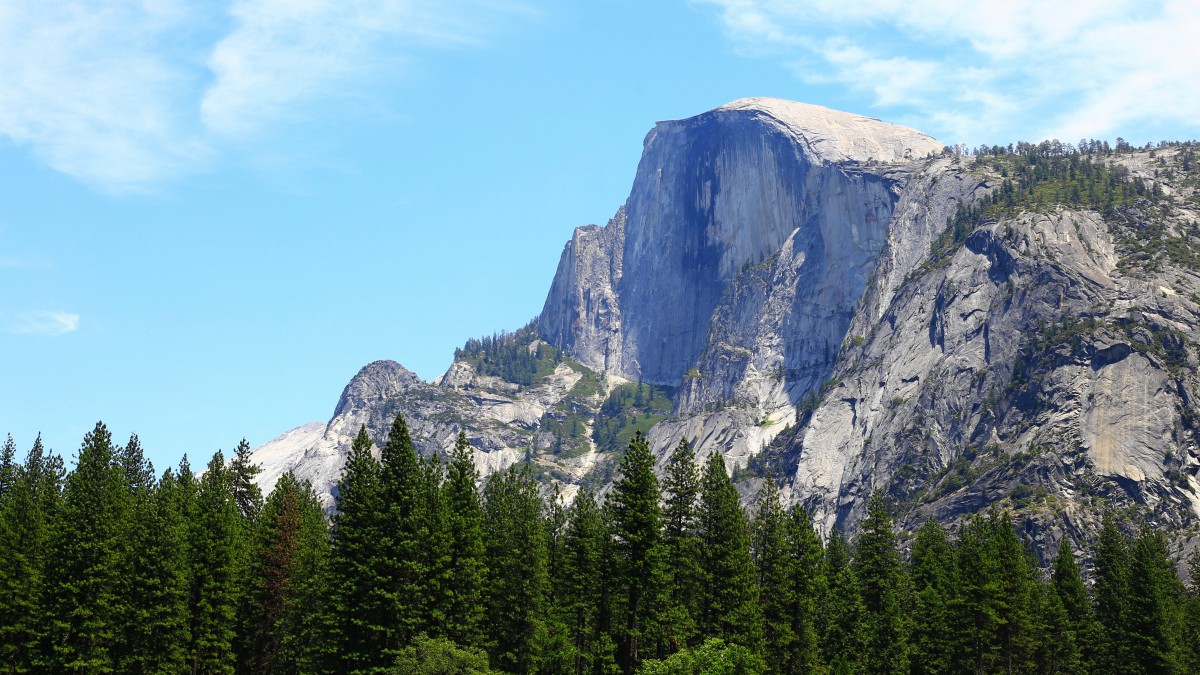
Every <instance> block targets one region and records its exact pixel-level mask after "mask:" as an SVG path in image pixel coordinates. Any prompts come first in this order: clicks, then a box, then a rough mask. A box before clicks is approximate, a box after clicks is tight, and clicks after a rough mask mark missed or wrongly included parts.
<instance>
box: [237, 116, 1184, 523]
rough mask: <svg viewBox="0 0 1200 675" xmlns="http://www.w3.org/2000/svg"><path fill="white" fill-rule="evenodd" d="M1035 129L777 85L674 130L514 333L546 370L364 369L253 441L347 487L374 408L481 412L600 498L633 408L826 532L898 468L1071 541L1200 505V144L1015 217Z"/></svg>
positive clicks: (305, 472)
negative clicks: (977, 142)
mask: <svg viewBox="0 0 1200 675" xmlns="http://www.w3.org/2000/svg"><path fill="white" fill-rule="evenodd" d="M1031 147H1033V151H1032V152H1031V153H1027V154H1026V155H1012V154H1011V153H1010V154H1008V155H1004V154H1003V153H1001V154H999V155H995V156H992V155H987V156H978V157H969V156H968V157H961V156H957V155H955V154H953V153H949V152H945V151H944V150H943V147H942V145H941V144H940V143H938V142H936V141H935V140H934V139H932V138H930V137H928V136H926V135H924V134H921V133H919V132H917V131H914V130H912V129H908V128H905V127H900V126H896V125H891V124H887V123H884V122H881V121H879V120H875V119H870V118H866V117H862V116H858V115H852V114H848V113H842V112H837V111H833V110H829V109H826V108H821V107H818V106H812V105H805V104H800V103H792V102H788V101H782V100H778V99H765V98H750V99H741V100H738V101H734V102H732V103H729V104H727V105H724V106H721V107H719V108H717V109H715V110H712V111H709V112H707V113H704V114H701V115H698V116H696V117H692V118H689V119H685V120H678V121H670V122H660V123H659V124H657V125H656V126H655V128H654V129H653V130H651V132H650V133H649V134H648V135H647V137H646V139H645V143H644V151H643V155H642V160H641V162H640V164H639V166H638V169H637V175H636V178H635V180H634V184H633V188H632V190H631V193H630V196H629V199H628V200H627V201H626V203H625V204H624V205H623V206H621V208H620V209H618V210H617V213H616V215H615V216H614V217H613V219H612V220H611V221H609V223H608V224H607V225H606V226H604V227H597V226H594V225H591V226H587V227H581V228H578V229H577V230H576V231H575V234H574V236H573V237H572V238H571V240H570V241H569V242H568V243H567V245H566V247H565V248H564V250H563V253H562V257H561V260H560V262H559V267H558V271H557V273H556V275H555V277H554V280H553V283H552V284H551V287H550V291H549V294H548V296H547V298H546V303H545V306H544V309H543V310H542V313H541V315H540V316H539V317H538V319H537V320H536V322H535V323H534V324H533V325H531V326H530V327H527V328H526V329H523V330H521V331H518V332H517V333H513V334H510V335H504V336H500V337H498V338H497V342H496V344H503V345H504V349H506V350H508V351H505V352H504V353H505V354H508V356H506V357H504V358H508V359H510V360H512V359H516V357H518V356H519V357H521V362H522V363H526V364H529V363H532V364H534V365H532V366H528V368H531V369H532V370H529V372H532V373H533V374H532V375H531V376H528V377H524V376H523V378H524V379H520V378H516V377H513V376H507V375H505V372H506V371H504V370H503V369H502V368H500V367H499V366H497V365H496V363H497V362H496V361H495V359H497V358H500V357H498V356H496V355H495V353H489V354H491V355H490V356H489V355H485V354H484V352H483V351H477V352H476V351H472V350H471V349H464V350H460V352H459V353H458V354H457V358H456V360H455V362H454V364H453V365H452V366H451V367H450V369H449V370H448V371H447V372H446V374H445V375H444V376H443V377H442V378H440V380H438V381H436V382H432V383H427V382H423V381H421V380H420V379H419V378H417V377H416V376H415V375H414V374H413V373H411V372H409V371H407V370H405V369H404V368H403V367H401V366H400V365H399V364H396V363H394V362H390V361H381V362H376V363H373V364H370V365H368V366H366V367H364V368H363V370H362V371H361V372H360V373H359V374H358V375H357V376H355V378H354V379H353V380H352V381H351V382H350V384H349V385H347V387H346V390H345V392H343V394H342V397H341V400H340V401H339V402H338V405H337V408H336V410H335V413H334V417H333V419H332V420H331V421H330V422H329V423H328V424H327V425H324V426H323V427H322V428H317V427H313V426H312V425H306V426H305V427H302V428H301V429H299V430H296V431H294V432H289V434H285V435H284V436H282V437H280V438H278V439H275V440H273V441H271V442H270V443H268V444H266V445H265V446H263V447H262V448H260V449H258V451H257V455H256V456H257V457H259V458H260V459H262V460H263V461H264V463H266V464H269V466H270V467H271V468H270V469H269V470H268V471H266V472H264V474H263V475H262V478H263V481H264V482H266V483H269V482H271V481H273V480H274V478H275V477H277V476H278V475H279V474H280V473H281V472H282V471H283V470H285V468H283V467H286V468H292V469H294V470H295V471H296V472H297V473H298V474H299V475H300V476H301V477H305V478H309V479H311V480H313V482H314V485H315V486H316V487H317V488H318V490H321V491H323V492H324V493H325V494H326V495H327V499H328V500H329V501H328V502H327V503H329V504H332V498H331V497H330V496H329V495H331V494H332V490H333V486H334V485H335V482H336V477H337V475H338V472H339V471H340V468H341V465H342V462H343V461H344V457H345V453H346V451H347V450H348V448H349V445H350V441H351V439H352V438H353V436H354V434H355V433H356V432H357V430H358V428H359V427H360V426H361V425H365V426H366V427H367V429H368V430H369V432H370V433H371V435H372V437H373V438H374V439H375V441H376V443H379V444H381V443H382V442H383V441H384V440H385V438H384V436H385V434H386V432H387V429H388V427H389V425H390V422H391V419H392V418H393V417H394V416H395V415H396V413H397V412H403V414H404V415H405V416H406V418H407V419H408V420H409V424H410V426H411V427H412V429H413V433H414V438H415V439H416V441H417V443H418V445H419V446H420V449H421V451H422V452H424V453H426V454H431V453H437V452H443V451H445V450H446V449H448V448H449V447H450V446H451V445H452V444H453V440H454V437H455V436H456V435H457V433H458V432H459V431H465V432H466V433H467V436H468V437H469V438H470V440H471V442H472V444H473V445H474V447H475V448H476V459H477V461H478V464H479V466H480V468H481V471H482V472H483V473H484V474H485V475H486V474H489V473H492V472H495V471H497V470H501V469H504V468H506V467H508V466H510V465H512V464H516V463H526V464H528V465H529V466H530V467H531V468H532V469H533V470H534V471H536V472H538V474H539V475H540V476H542V477H543V478H544V479H545V482H546V484H547V485H551V484H557V485H559V486H560V488H561V489H562V490H563V492H564V494H565V495H566V496H568V497H570V496H571V495H573V494H574V491H575V490H576V489H578V487H579V486H580V485H591V486H593V487H595V488H597V489H600V490H603V488H604V486H605V485H607V484H608V483H609V482H610V481H611V478H612V470H613V467H614V466H615V460H616V458H617V457H618V456H619V453H620V451H621V442H623V441H625V440H627V437H628V435H629V434H630V433H632V430H633V429H635V428H636V429H643V430H646V431H648V435H649V438H650V440H651V443H652V445H653V447H654V449H655V451H656V452H657V453H658V454H659V456H660V457H661V458H664V459H665V455H666V453H667V452H668V451H669V449H670V448H671V447H672V446H673V445H674V444H675V443H677V442H678V440H679V439H680V438H681V437H684V438H687V439H689V440H690V441H692V442H693V443H695V444H696V445H697V447H698V450H699V454H700V455H701V456H703V455H706V454H707V453H710V452H720V453H723V454H724V455H725V457H726V459H727V462H728V463H729V464H731V465H733V466H736V467H738V468H739V469H740V471H739V472H738V479H739V487H740V488H741V489H742V492H743V495H744V497H745V498H746V499H747V500H748V501H752V500H753V499H754V496H755V494H756V493H757V489H758V487H759V486H760V485H761V482H762V480H763V479H764V478H765V477H767V476H772V477H775V478H776V479H777V480H779V481H780V482H781V483H782V484H783V486H784V492H785V494H787V495H789V497H790V499H791V500H792V501H793V502H796V503H800V504H803V505H804V506H805V507H807V508H808V509H809V510H810V511H811V512H812V513H813V514H814V517H815V519H816V521H817V522H818V524H820V525H821V527H822V528H824V529H825V530H826V531H828V530H829V529H831V528H833V527H835V526H838V527H843V528H853V527H854V525H855V524H856V523H857V521H858V520H859V519H860V518H861V515H862V513H861V509H862V508H863V507H862V505H863V504H864V503H865V497H866V496H867V495H868V494H869V493H870V492H872V491H875V490H882V491H884V492H887V493H888V494H889V495H890V496H891V498H892V499H893V501H894V502H895V503H897V504H898V506H899V508H900V512H901V515H902V518H903V519H904V520H905V522H907V523H908V524H910V525H916V524H919V522H920V520H922V519H923V518H925V517H928V516H930V515H935V516H938V517H940V518H943V519H947V520H954V519H955V518H958V517H960V516H962V515H964V514H969V513H973V512H977V511H979V510H981V509H985V508H987V507H988V506H990V505H993V504H997V503H1004V504H1006V505H1008V506H1010V507H1012V508H1014V509H1016V510H1017V511H1018V512H1019V513H1020V514H1022V515H1023V517H1024V518H1025V521H1026V526H1025V527H1026V530H1027V531H1028V532H1029V533H1030V535H1031V536H1033V537H1045V538H1049V539H1057V538H1059V537H1061V536H1063V535H1064V533H1065V534H1067V535H1069V536H1072V537H1078V536H1081V535H1084V534H1086V533H1087V532H1089V531H1090V530H1091V529H1092V528H1093V527H1094V523H1095V522H1096V519H1097V514H1098V513H1099V512H1100V510H1101V509H1102V508H1103V507H1104V506H1105V505H1106V504H1116V505H1119V506H1130V507H1134V508H1137V509H1140V510H1142V511H1143V512H1144V514H1145V516H1146V517H1147V518H1150V519H1152V520H1153V521H1155V522H1158V523H1162V524H1166V525H1170V526H1173V527H1183V526H1186V525H1189V524H1192V523H1195V522H1196V520H1197V518H1198V517H1200V500H1198V499H1197V497H1196V494H1197V491H1200V484H1198V483H1197V480H1196V478H1195V475H1196V473H1197V470H1198V469H1200V460H1198V459H1197V450H1196V447H1195V444H1194V431H1193V425H1194V424H1195V422H1194V420H1195V413H1194V407H1193V406H1194V404H1193V399H1194V398H1195V396H1196V395H1197V392H1200V381H1198V380H1197V377H1196V374H1195V373H1196V371H1195V364H1196V350H1195V346H1194V345H1195V341H1196V339H1197V335H1196V326H1197V325H1198V321H1197V319H1198V313H1200V277H1198V276H1197V270H1198V269H1200V264H1194V263H1195V262H1196V261H1200V253H1193V248H1192V246H1193V245H1194V244H1196V243H1197V242H1200V239H1197V237H1198V236H1200V230H1197V226H1196V223H1197V222H1200V212H1198V211H1197V208H1198V207H1197V198H1195V197H1194V194H1195V193H1194V190H1195V185H1196V181H1195V177H1194V176H1192V175H1191V174H1190V173H1189V172H1190V168H1189V167H1188V158H1187V157H1185V156H1184V155H1185V154H1187V153H1191V149H1190V146H1170V147H1163V148H1159V149H1158V150H1157V152H1152V151H1150V150H1149V149H1147V150H1145V151H1132V150H1131V149H1128V148H1127V149H1125V151H1124V152H1121V153H1111V152H1109V153H1107V154H1106V153H1104V152H1100V153H1098V154H1096V155H1094V156H1089V157H1088V158H1087V160H1086V161H1087V162H1088V166H1089V167H1091V166H1096V167H1104V169H1103V170H1105V171H1107V172H1108V173H1106V174H1105V175H1106V176H1115V177H1116V178H1115V179H1113V180H1120V181H1123V182H1124V183H1123V184H1128V185H1136V186H1137V189H1138V190H1139V191H1143V192H1144V193H1145V198H1142V199H1140V200H1133V201H1132V202H1130V201H1128V200H1127V201H1126V202H1120V201H1119V200H1118V203H1111V201H1110V202H1104V203H1103V205H1102V206H1097V204H1099V203H1100V202H1099V201H1097V200H1100V199H1101V198H1100V197H1097V196H1096V195H1095V194H1092V195H1090V197H1089V195H1087V194H1084V195H1080V194H1078V193H1077V192H1076V193H1074V194H1070V195H1066V194H1063V195H1057V193H1053V194H1051V193H1045V194H1043V193H1038V194H1035V191H1034V190H1033V188H1029V190H1028V192H1029V196H1028V198H1027V199H1026V201H1024V202H1021V203H1019V204H1018V205H1017V206H1013V207H1010V208H1009V209H1008V210H1007V211H1003V210H1001V209H1000V208H999V207H998V206H994V205H995V204H999V203H1001V202H1000V199H999V198H1000V196H1001V195H1002V194H1005V191H1008V190H1010V188H1011V185H1010V183H1006V182H1005V179H1006V177H1007V176H1008V175H1009V171H1010V170H1013V171H1015V170H1017V168H1019V167H1017V165H1015V164H1011V161H1013V158H1014V157H1017V158H1019V161H1028V162H1033V163H1036V162H1037V161H1039V160H1037V159H1030V157H1033V156H1036V155H1038V154H1039V153H1042V154H1044V155H1045V156H1046V157H1047V158H1052V157H1059V158H1061V157H1063V156H1065V151H1064V149H1063V147H1062V146H1061V145H1050V144H1043V145H1042V146H1031ZM1039 147H1040V148H1041V150H1039V149H1038V148H1039ZM1026 150H1028V148H1026ZM1189 156H1190V155H1189ZM1074 157H1075V159H1071V160H1069V161H1071V162H1076V163H1075V164H1072V167H1073V168H1072V169H1071V172H1072V173H1071V174H1070V175H1071V176H1072V177H1074V176H1075V175H1076V172H1079V171H1084V170H1085V169H1084V168H1083V165H1082V164H1080V162H1082V160H1080V159H1079V157H1078V156H1074ZM1047 161H1049V159H1047ZM1063 161H1068V160H1063ZM1181 162H1182V165H1181ZM1086 170H1087V171H1091V170H1092V169H1090V168H1089V169H1086ZM1097 170H1100V169H1097ZM1020 185H1021V184H1019V186H1020ZM1022 189H1023V188H1022ZM1131 189H1132V188H1131ZM1046 194H1051V196H1050V197H1049V198H1048V197H1046ZM1138 194H1139V195H1140V194H1142V192H1138ZM1055 195H1057V196H1055ZM989 205H992V206H989ZM1194 240H1195V241H1194ZM1195 250H1196V251H1197V252H1200V248H1196V249H1195ZM468 347H470V345H468ZM481 349H482V348H481ZM501 351H503V350H501ZM496 353H498V352H496ZM514 355H515V356H514ZM489 359H492V360H489ZM522 372H525V371H522ZM519 379H520V381H518V380H519ZM622 434H624V435H622Z"/></svg>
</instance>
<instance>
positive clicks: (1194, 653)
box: [1181, 548, 1200, 673]
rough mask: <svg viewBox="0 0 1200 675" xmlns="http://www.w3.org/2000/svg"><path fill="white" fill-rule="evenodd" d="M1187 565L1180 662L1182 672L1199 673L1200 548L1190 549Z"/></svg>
mask: <svg viewBox="0 0 1200 675" xmlns="http://www.w3.org/2000/svg"><path fill="white" fill-rule="evenodd" d="M1187 563H1188V585H1187V598H1186V600H1185V603H1186V604H1185V605H1184V622H1183V652H1182V654H1181V660H1182V667H1183V671H1184V672H1186V673H1200V548H1196V549H1192V552H1191V554H1190V555H1189V556H1188V558H1187Z"/></svg>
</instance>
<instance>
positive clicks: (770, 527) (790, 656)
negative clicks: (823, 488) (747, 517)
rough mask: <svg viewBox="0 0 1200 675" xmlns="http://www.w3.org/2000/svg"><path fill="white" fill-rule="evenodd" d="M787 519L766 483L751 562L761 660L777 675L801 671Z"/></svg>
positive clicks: (794, 572)
mask: <svg viewBox="0 0 1200 675" xmlns="http://www.w3.org/2000/svg"><path fill="white" fill-rule="evenodd" d="M788 527H789V526H788V517H787V515H786V514H785V513H784V511H783V505H782V504H780V502H779V488H778V487H777V486H776V485H775V480H774V479H772V478H768V479H767V483H766V486H765V487H764V488H763V491H762V493H761V494H760V495H759V499H758V511H757V513H756V514H755V517H754V562H755V564H756V566H757V568H758V589H759V597H760V598H761V603H760V604H761V607H762V615H763V632H764V635H765V638H766V644H765V649H764V656H765V657H766V660H767V662H768V663H771V664H773V665H774V666H775V668H776V669H777V670H778V671H779V672H783V673H794V672H799V671H800V665H801V664H799V663H796V662H795V661H794V659H795V658H796V655H797V648H796V647H797V642H798V638H797V637H796V633H795V625H794V620H793V617H792V613H793V612H794V611H796V609H797V608H796V604H797V603H796V593H797V588H796V581H797V577H798V576H799V575H798V574H797V570H796V561H795V559H794V558H793V556H792V550H791V548H792V547H791V542H790V541H789V536H788V535H789V532H788Z"/></svg>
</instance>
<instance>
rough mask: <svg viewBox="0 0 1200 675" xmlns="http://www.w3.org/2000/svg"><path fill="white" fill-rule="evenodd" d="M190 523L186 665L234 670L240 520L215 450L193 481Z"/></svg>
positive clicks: (230, 482)
mask: <svg viewBox="0 0 1200 675" xmlns="http://www.w3.org/2000/svg"><path fill="white" fill-rule="evenodd" d="M189 525H190V527H189V535H188V536H189V539H190V541H191V547H190V550H189V553H190V558H191V559H190V567H191V589H190V595H191V603H190V604H191V638H192V642H191V648H190V650H189V654H188V661H189V663H188V666H189V668H190V669H191V670H192V672H202V673H233V672H234V669H235V664H236V653H235V651H234V650H235V645H234V640H235V639H236V637H237V636H236V633H237V630H236V629H237V625H238V621H237V620H238V611H237V610H238V606H239V604H240V600H241V598H240V595H239V590H240V588H239V585H238V584H239V582H240V581H241V579H240V578H239V571H240V570H239V563H240V554H239V550H238V547H239V544H240V540H239V537H240V536H241V530H242V523H241V516H240V514H239V512H238V505H237V500H236V498H235V495H234V489H233V476H232V474H231V472H230V470H229V469H228V468H227V467H226V466H225V457H224V456H223V455H222V453H221V452H220V451H217V453H216V454H214V455H213V457H212V459H211V460H209V462H208V467H207V468H206V469H205V471H204V476H203V477H202V478H201V479H200V481H199V483H198V485H197V486H196V492H195V498H194V507H193V509H192V513H191V516H190V522H189Z"/></svg>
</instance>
